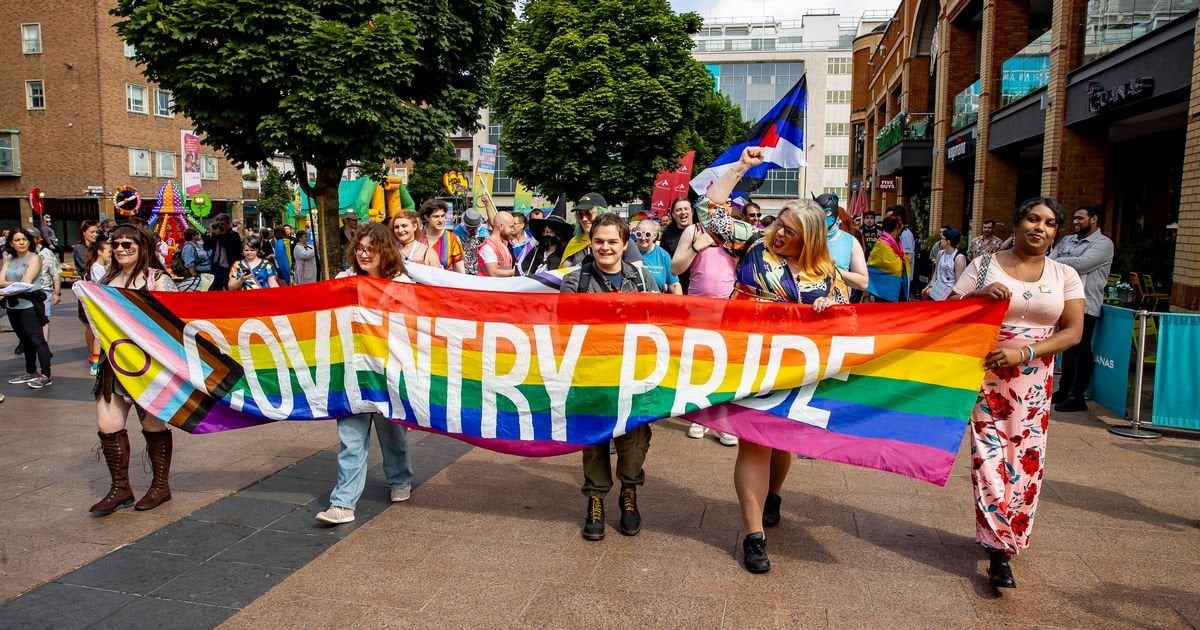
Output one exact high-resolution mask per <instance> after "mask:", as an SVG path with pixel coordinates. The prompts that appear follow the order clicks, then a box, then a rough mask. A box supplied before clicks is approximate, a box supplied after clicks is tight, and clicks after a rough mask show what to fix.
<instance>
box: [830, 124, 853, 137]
mask: <svg viewBox="0 0 1200 630" xmlns="http://www.w3.org/2000/svg"><path fill="white" fill-rule="evenodd" d="M825 135H827V136H849V135H850V123H825Z"/></svg>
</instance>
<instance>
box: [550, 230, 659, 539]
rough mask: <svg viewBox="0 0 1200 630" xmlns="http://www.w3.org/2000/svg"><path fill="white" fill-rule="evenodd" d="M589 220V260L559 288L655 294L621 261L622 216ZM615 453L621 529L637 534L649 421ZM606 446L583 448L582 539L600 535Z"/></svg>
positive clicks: (641, 272) (644, 275)
mask: <svg viewBox="0 0 1200 630" xmlns="http://www.w3.org/2000/svg"><path fill="white" fill-rule="evenodd" d="M590 223H591V231H590V234H591V249H592V255H593V259H592V260H591V261H589V262H587V263H584V265H583V266H582V267H580V268H579V269H576V270H575V271H572V272H571V273H569V274H567V275H566V277H564V278H563V283H562V286H561V287H560V291H561V292H562V293H636V292H639V291H641V292H651V293H656V292H657V291H658V287H657V286H656V285H655V283H654V278H651V277H650V274H649V272H648V271H646V270H645V269H644V268H638V267H637V266H635V265H633V264H630V263H628V262H626V261H624V260H623V258H624V255H625V254H624V252H625V248H626V246H627V245H628V244H629V224H628V223H626V222H625V219H622V218H621V217H619V216H617V215H615V214H611V213H604V214H601V215H599V216H597V217H596V218H595V219H594V220H593V221H591V222H590ZM613 441H614V442H615V449H616V454H617V479H619V480H620V482H621V533H622V534H625V535H626V536H636V535H637V533H638V532H640V531H641V529H642V515H641V513H640V512H639V511H638V505H637V487H638V486H640V485H642V484H644V483H645V482H646V472H645V470H643V469H642V465H643V464H644V463H645V461H646V453H647V451H649V450H650V425H649V424H643V425H641V426H639V427H637V428H636V429H634V430H632V431H630V432H628V433H626V434H624V435H621V436H619V437H617V438H615V439H614V440H613ZM609 455H610V452H609V445H608V444H607V443H605V444H597V445H596V446H592V447H590V448H587V449H585V450H584V451H583V479H584V481H583V487H582V491H583V494H584V496H586V497H587V498H588V507H587V517H586V518H585V519H584V522H583V531H582V533H583V537H584V539H586V540H601V539H602V538H604V497H605V496H607V495H608V492H609V490H611V489H612V486H613V471H612V462H611V459H610V457H609Z"/></svg>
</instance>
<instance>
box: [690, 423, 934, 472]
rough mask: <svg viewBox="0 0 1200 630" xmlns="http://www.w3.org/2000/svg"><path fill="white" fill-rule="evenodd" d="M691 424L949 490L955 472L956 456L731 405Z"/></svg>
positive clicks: (789, 450) (757, 442) (922, 446)
mask: <svg viewBox="0 0 1200 630" xmlns="http://www.w3.org/2000/svg"><path fill="white" fill-rule="evenodd" d="M683 418H684V419H685V420H688V421H690V422H695V423H696V424H701V425H704V426H706V427H708V428H710V429H714V430H717V431H720V432H722V433H731V434H733V435H736V436H737V437H738V439H739V440H748V441H750V442H753V443H755V444H770V445H771V446H772V447H774V448H777V449H780V450H784V451H788V452H791V453H796V454H798V455H804V456H805V457H812V458H815V459H821V460H825V461H830V462H839V463H843V464H851V465H854V466H862V467H864V468H874V469H876V470H885V471H887V472H891V473H896V474H897V475H904V476H905V477H912V478H914V479H920V480H921V481H927V482H929V483H932V484H934V485H938V486H945V485H946V482H947V481H948V480H949V479H950V472H951V470H952V469H953V468H954V455H955V454H954V453H950V452H947V451H943V450H941V449H938V448H933V447H929V446H924V445H921V444H910V443H908V442H901V441H899V440H886V439H880V438H864V437H857V436H853V435H845V434H842V433H834V432H833V431H828V430H826V429H822V428H820V427H815V426H812V425H811V424H804V423H803V422H796V421H794V420H787V419H784V418H780V417H779V416H775V415H772V414H770V413H766V412H762V411H758V410H757V409H749V408H746V407H742V406H740V405H734V404H732V403H725V404H722V405H717V406H715V407H710V408H708V409H702V410H700V411H693V412H691V413H689V414H686V415H685V416H683Z"/></svg>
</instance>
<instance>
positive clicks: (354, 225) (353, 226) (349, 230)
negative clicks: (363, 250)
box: [338, 208, 358, 269]
mask: <svg viewBox="0 0 1200 630" xmlns="http://www.w3.org/2000/svg"><path fill="white" fill-rule="evenodd" d="M356 232H358V213H357V212H355V211H354V208H346V209H344V210H342V227H341V229H339V230H338V245H340V246H341V248H342V251H350V244H351V243H352V242H354V240H353V239H354V234H355V233H356ZM350 262H351V261H350V260H349V259H345V260H343V261H341V264H342V265H343V266H342V269H347V268H348V267H347V266H348V265H349V264H350Z"/></svg>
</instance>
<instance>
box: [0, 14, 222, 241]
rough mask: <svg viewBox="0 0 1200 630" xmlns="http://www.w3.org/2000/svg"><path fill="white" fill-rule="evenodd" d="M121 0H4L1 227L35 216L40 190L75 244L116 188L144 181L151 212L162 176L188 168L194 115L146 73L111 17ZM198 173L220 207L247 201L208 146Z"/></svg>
mask: <svg viewBox="0 0 1200 630" xmlns="http://www.w3.org/2000/svg"><path fill="white" fill-rule="evenodd" d="M112 4H113V3H112V2H109V1H107V0H85V1H81V2H66V1H62V0H24V1H22V2H3V3H0V29H2V31H3V32H4V33H7V35H8V36H7V37H4V38H0V68H3V70H0V227H12V226H14V225H17V224H18V223H20V224H23V225H27V226H28V225H30V224H31V223H32V221H33V219H34V217H33V211H32V209H31V207H30V204H29V193H30V189H32V188H39V189H40V190H41V191H42V192H43V193H44V195H45V197H44V200H45V211H46V213H47V214H50V215H51V216H52V217H53V219H54V228H55V231H56V232H57V233H58V236H59V239H60V242H61V243H62V244H63V245H67V244H70V243H73V242H75V241H77V240H78V238H79V232H78V228H79V222H80V221H82V220H85V219H96V218H98V217H100V216H109V217H111V216H113V207H112V201H111V200H112V195H113V193H114V192H115V191H116V190H117V188H118V187H120V186H122V185H129V186H133V187H134V188H137V189H138V191H139V192H141V194H142V196H143V211H142V212H143V214H145V213H147V212H148V210H149V209H150V208H152V207H153V205H154V200H155V199H154V198H155V197H156V195H157V193H158V189H159V187H160V186H161V185H162V183H163V181H164V180H166V179H175V180H177V181H178V179H179V178H180V177H181V175H182V172H183V167H184V165H183V163H182V162H183V160H182V151H181V147H180V131H181V130H187V129H191V126H190V122H189V121H188V119H187V118H185V117H184V116H182V115H180V114H176V113H174V112H173V111H172V108H171V95H170V93H169V92H166V91H164V90H160V89H159V88H158V87H157V86H155V85H154V84H152V83H150V82H149V81H147V80H146V78H145V77H143V76H142V73H141V71H140V68H139V67H138V66H137V65H136V63H135V62H134V61H133V59H132V58H131V57H132V55H133V50H132V49H131V48H129V47H126V46H125V44H124V42H123V41H122V40H121V38H120V37H119V36H118V35H117V33H116V31H115V29H114V28H113V27H112V24H113V22H114V21H115V19H114V18H113V17H112V16H110V15H109V14H108V10H109V9H110V8H111V6H112ZM201 175H202V182H201V185H202V190H203V192H205V193H207V194H208V195H209V196H210V197H212V198H213V200H214V213H215V212H219V211H221V210H228V211H233V212H240V211H241V205H242V204H241V201H242V199H243V192H242V181H243V180H242V173H241V172H240V171H239V170H238V169H237V168H235V167H234V166H233V165H232V164H230V163H229V162H228V161H227V160H225V159H224V157H223V156H222V155H221V154H220V153H219V152H217V151H215V150H213V149H210V148H208V147H205V146H203V145H202V146H201Z"/></svg>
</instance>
